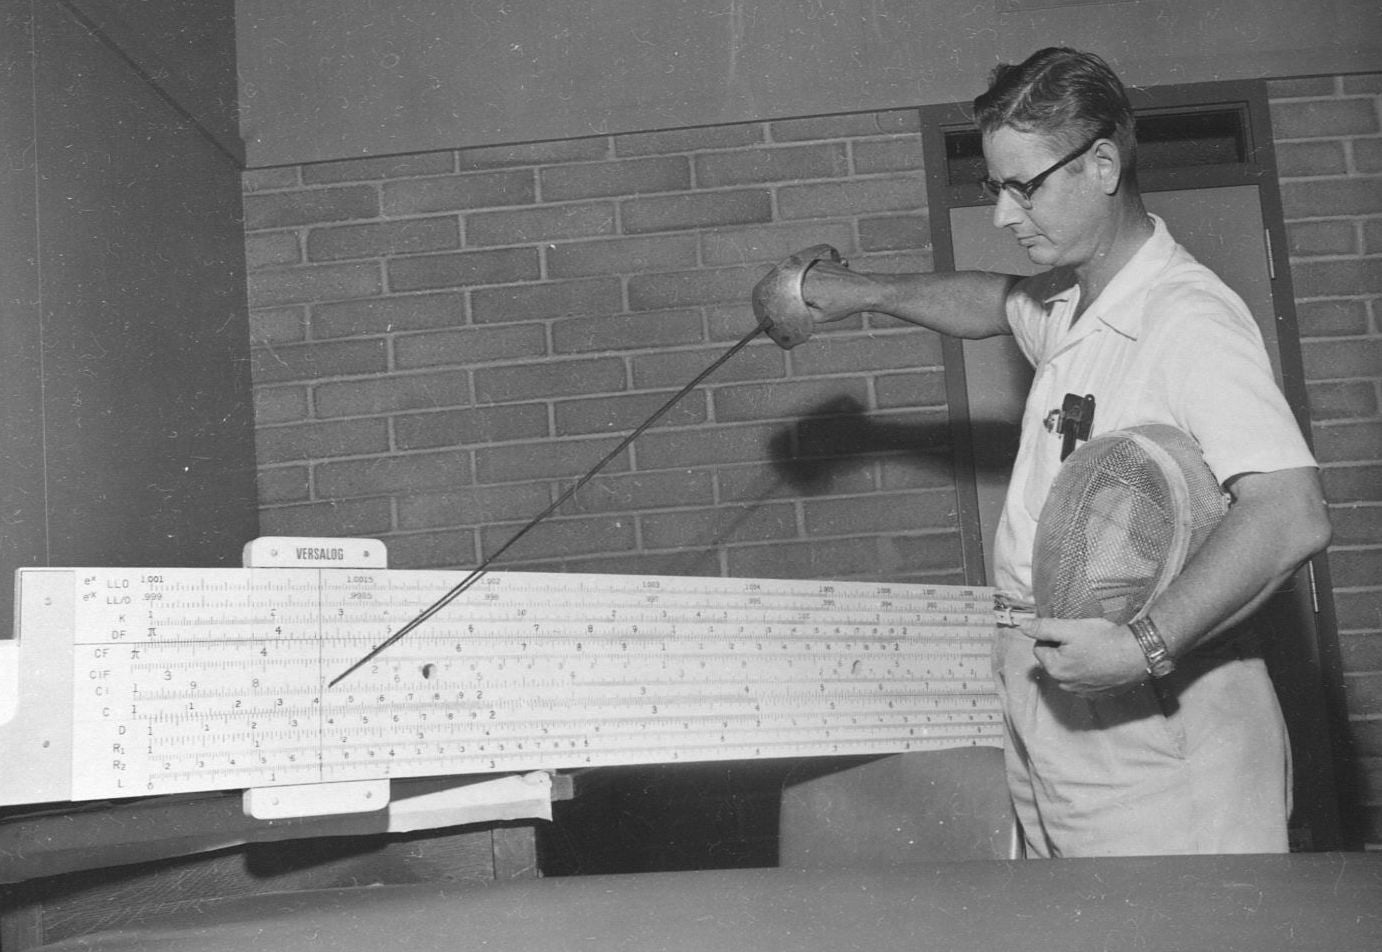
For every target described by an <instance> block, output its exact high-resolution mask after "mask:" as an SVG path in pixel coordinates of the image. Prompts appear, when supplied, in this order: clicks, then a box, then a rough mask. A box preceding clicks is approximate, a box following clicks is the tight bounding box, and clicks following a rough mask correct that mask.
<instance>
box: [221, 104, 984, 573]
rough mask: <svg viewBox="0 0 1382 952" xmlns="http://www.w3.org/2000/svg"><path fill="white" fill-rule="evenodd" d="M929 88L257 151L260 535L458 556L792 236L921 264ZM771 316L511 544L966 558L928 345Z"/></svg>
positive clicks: (905, 560) (813, 567)
mask: <svg viewBox="0 0 1382 952" xmlns="http://www.w3.org/2000/svg"><path fill="white" fill-rule="evenodd" d="M916 124H917V120H916V117H915V115H914V114H912V113H910V112H899V113H887V114H883V115H874V114H869V115H866V116H854V117H848V118H841V119H832V120H820V121H793V122H777V123H761V124H749V125H736V126H729V127H724V128H716V129H710V130H697V131H694V132H673V133H656V134H645V135H628V136H615V137H609V136H605V137H599V138H591V139H582V140H577V141H570V142H558V143H551V144H543V145H535V146H523V147H515V148H495V149H474V150H466V151H463V152H459V153H457V152H440V153H432V154H427V155H414V156H408V157H404V158H397V159H382V160H381V159H372V160H359V161H343V162H333V163H327V164H318V165H310V166H303V167H301V168H287V169H274V170H268V171H259V172H253V173H250V174H249V175H247V177H246V184H247V195H246V217H247V228H248V255H249V262H250V268H251V277H250V295H251V301H252V305H253V308H254V312H253V313H254V334H255V344H256V361H255V370H254V372H255V382H256V395H257V399H258V414H259V417H258V419H259V446H258V449H259V454H260V468H261V492H262V494H263V496H262V499H263V507H264V511H263V518H262V525H263V530H264V531H265V532H266V533H275V534H312V533H321V534H342V533H344V534H358V535H368V536H379V537H382V538H384V539H385V540H387V542H388V545H389V549H390V553H391V558H392V563H393V564H394V565H396V566H398V567H421V566H452V567H455V566H470V565H474V564H476V562H477V560H478V559H480V558H481V557H483V556H484V555H487V554H488V553H490V552H492V551H494V549H495V548H496V547H497V546H499V545H501V544H502V543H503V542H505V541H506V540H507V539H508V538H510V537H511V536H512V534H513V533H514V532H515V531H516V530H517V529H518V528H519V527H520V526H521V524H522V522H523V521H524V520H526V519H527V518H528V517H529V516H532V515H534V514H536V513H537V512H539V511H541V510H542V509H543V508H545V507H546V506H547V505H548V504H549V502H550V501H551V500H552V499H554V498H556V496H557V495H559V494H560V493H561V492H562V491H563V490H564V489H565V488H566V487H567V486H569V485H570V484H571V482H572V481H573V480H574V479H575V478H577V477H579V476H580V475H581V474H582V473H583V472H585V471H586V469H587V468H588V467H590V466H591V465H593V464H594V463H595V462H596V461H597V460H599V459H600V458H602V457H603V456H604V455H606V454H607V453H609V452H610V451H611V450H612V449H613V448H614V447H615V446H616V445H617V444H618V442H619V440H620V439H621V438H622V437H624V436H625V435H626V434H628V433H629V432H630V431H631V430H632V429H633V428H634V427H635V426H636V425H638V424H639V423H640V422H641V421H643V420H644V419H646V418H647V417H648V416H649V415H650V414H651V413H652V412H653V411H654V410H655V409H657V408H658V407H659V406H661V405H662V404H663V403H664V402H665V401H667V400H668V399H669V398H670V397H671V396H672V395H673V394H674V393H675V392H676V390H677V389H679V388H680V387H681V386H682V385H683V384H685V383H686V382H688V381H689V380H691V379H692V378H693V377H694V376H695V375H696V374H697V373H698V372H700V371H701V370H702V369H703V368H705V367H707V366H709V365H710V364H711V362H712V361H713V360H715V358H716V357H718V356H719V355H720V354H721V353H722V352H723V351H724V350H726V349H727V348H728V347H729V345H730V344H732V343H733V342H734V341H735V340H737V339H738V338H739V337H740V336H741V335H742V334H743V333H744V332H746V331H747V330H749V329H750V328H752V326H753V318H752V314H751V312H750V310H749V307H748V304H747V302H748V298H749V291H750V289H751V288H752V286H753V284H754V282H756V281H757V280H758V278H759V277H761V276H762V274H763V273H764V272H765V271H766V270H767V267H768V265H769V264H770V263H771V262H774V261H777V260H779V259H780V258H782V257H784V256H785V255H787V254H789V253H790V252H792V251H794V250H796V249H797V248H798V247H800V246H801V245H803V244H807V243H811V242H815V241H822V240H824V241H831V242H834V243H835V244H837V245H838V246H839V247H840V248H841V249H842V250H844V251H845V252H847V253H849V254H851V255H853V256H855V258H856V259H857V260H860V261H861V262H862V263H864V264H866V265H867V266H868V267H872V268H889V267H891V268H928V267H929V266H930V265H929V257H928V254H927V250H926V239H925V235H926V231H927V226H926V218H925V210H924V207H923V206H924V203H925V194H924V185H923V181H922V173H921V170H920V140H919V137H918V133H917V125H916ZM825 337H826V340H825V342H823V343H821V344H819V345H814V346H812V347H808V348H805V349H801V350H799V351H798V352H795V353H792V354H790V355H789V354H788V353H786V352H784V351H782V350H780V349H779V348H778V347H777V346H775V345H774V344H772V343H771V342H769V341H767V339H766V338H761V339H760V341H758V342H755V343H754V344H752V345H751V346H750V347H748V348H747V349H746V350H744V351H743V352H741V353H740V354H738V355H736V356H735V357H734V358H733V359H732V360H730V361H728V362H727V363H726V364H724V365H723V366H722V367H721V368H720V369H719V370H718V371H717V372H716V373H715V374H714V375H713V376H712V377H711V378H709V379H708V381H707V382H706V385H705V386H703V387H701V388H698V389H696V390H695V391H694V392H692V393H690V394H689V395H687V396H686V397H685V398H684V399H682V400H681V401H679V402H678V403H677V404H676V405H675V407H674V408H673V409H672V410H671V411H670V412H669V413H668V414H667V415H666V416H665V417H664V418H663V419H662V420H661V421H660V422H659V423H658V424H657V425H656V426H655V427H653V428H652V429H650V430H649V431H648V432H646V433H645V434H644V435H643V436H642V437H640V438H639V440H638V441H636V442H635V443H634V444H633V446H632V448H631V449H630V450H628V451H626V452H625V453H623V454H621V455H620V456H619V457H618V458H617V459H615V460H614V461H613V462H612V463H611V464H610V465H609V467H608V469H607V470H606V471H605V473H603V474H602V475H601V476H600V477H598V478H597V479H596V480H595V481H593V482H591V483H590V484H589V485H587V486H586V487H585V488H583V489H582V490H581V491H580V492H579V493H578V494H577V495H576V496H575V497H574V498H573V499H572V500H571V501H570V502H569V503H568V504H567V505H565V506H563V507H562V509H561V510H560V511H559V512H558V514H556V515H555V516H553V517H552V518H551V519H550V520H548V521H547V522H545V523H544V524H543V525H542V526H540V527H538V528H537V529H535V530H533V531H532V532H530V533H529V534H528V535H526V536H525V537H524V539H523V540H522V541H521V542H520V543H519V544H518V545H516V546H515V547H514V548H513V549H512V550H510V551H509V552H507V553H505V555H504V558H503V562H502V563H501V564H502V565H503V566H505V567H519V566H524V567H544V568H561V569H567V570H573V571H609V572H639V573H671V574H709V575H721V574H731V575H759V576H767V577H836V578H851V577H860V578H878V577H885V578H891V579H921V578H927V579H935V580H940V581H959V580H960V573H959V539H958V535H957V526H956V520H955V505H956V504H955V494H954V491H953V479H952V477H951V469H950V461H949V455H948V447H947V444H946V440H947V436H946V433H945V422H946V410H945V406H944V400H943V374H942V370H941V367H940V352H939V344H938V340H937V339H936V338H935V337H934V336H933V335H930V334H926V333H917V332H914V331H911V330H909V329H907V328H904V327H902V326H900V325H890V326H887V327H880V328H872V329H864V328H863V327H862V324H861V322H859V321H856V322H854V325H853V327H847V328H843V329H842V332H837V333H832V334H830V335H825Z"/></svg>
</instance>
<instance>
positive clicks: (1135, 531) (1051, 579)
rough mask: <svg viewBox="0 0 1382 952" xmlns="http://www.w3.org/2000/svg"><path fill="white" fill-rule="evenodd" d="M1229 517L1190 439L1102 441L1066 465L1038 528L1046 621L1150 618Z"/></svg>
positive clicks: (1036, 558) (1148, 432) (1039, 589)
mask: <svg viewBox="0 0 1382 952" xmlns="http://www.w3.org/2000/svg"><path fill="white" fill-rule="evenodd" d="M1227 510H1228V501H1227V499H1226V497H1225V495H1224V493H1223V491H1222V490H1221V489H1220V488H1219V483H1218V480H1217V479H1215V477H1214V474H1213V473H1212V472H1211V471H1210V469H1209V467H1208V465H1206V464H1205V461H1204V457H1203V455H1202V454H1201V452H1200V447H1199V444H1198V443H1196V442H1195V440H1194V439H1193V438H1192V437H1191V436H1190V435H1189V434H1187V433H1185V432H1183V431H1181V430H1179V429H1177V428H1176V427H1173V426H1167V425H1163V424H1150V425H1146V426H1136V427H1131V428H1129V429H1125V430H1114V431H1111V432H1108V433H1103V434H1100V435H1098V436H1095V437H1094V438H1093V439H1091V440H1090V441H1089V442H1087V443H1085V444H1084V445H1083V446H1081V447H1080V448H1079V449H1077V450H1075V452H1073V453H1072V454H1070V456H1069V458H1068V459H1066V461H1065V462H1064V463H1063V464H1061V468H1060V471H1059V472H1058V473H1057V474H1056V479H1055V481H1054V483H1052V486H1051V493H1050V495H1049V496H1048V497H1047V499H1046V503H1045V505H1044V506H1043V507H1042V510H1041V517H1040V519H1039V520H1038V521H1037V531H1036V542H1035V545H1034V548H1033V552H1032V566H1033V568H1032V588H1033V592H1034V595H1035V597H1036V609H1037V614H1038V615H1040V616H1042V617H1046V618H1107V619H1109V620H1110V621H1113V622H1115V623H1117V624H1120V625H1122V624H1127V623H1128V622H1129V621H1132V620H1134V619H1136V618H1138V617H1140V616H1141V614H1142V612H1143V610H1144V609H1145V608H1146V606H1148V605H1150V604H1151V602H1152V600H1153V599H1155V598H1156V597H1157V595H1159V594H1161V592H1162V591H1163V590H1164V589H1165V588H1166V586H1167V585H1169V584H1170V582H1171V580H1172V579H1173V578H1175V577H1176V575H1178V574H1179V573H1180V571H1181V569H1182V568H1183V567H1184V565H1185V562H1186V560H1187V559H1189V558H1190V556H1191V555H1192V554H1193V553H1194V552H1195V550H1196V549H1198V548H1199V547H1200V545H1201V544H1202V543H1203V542H1204V540H1205V538H1206V537H1207V536H1208V535H1209V533H1210V532H1211V531H1212V530H1213V529H1214V527H1215V526H1217V525H1218V524H1219V520H1220V519H1222V518H1223V516H1224V513H1225V512H1226V511H1227Z"/></svg>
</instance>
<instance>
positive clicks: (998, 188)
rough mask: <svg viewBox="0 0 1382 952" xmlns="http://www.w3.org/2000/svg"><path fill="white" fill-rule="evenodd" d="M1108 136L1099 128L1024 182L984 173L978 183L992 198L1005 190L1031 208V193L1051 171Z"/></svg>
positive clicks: (1061, 166) (1018, 201) (1082, 153)
mask: <svg viewBox="0 0 1382 952" xmlns="http://www.w3.org/2000/svg"><path fill="white" fill-rule="evenodd" d="M1108 136H1109V131H1108V130H1107V129H1100V130H1099V133H1098V134H1097V135H1096V136H1094V138H1092V139H1090V140H1089V141H1088V142H1086V143H1085V144H1084V145H1082V146H1080V147H1079V148H1078V149H1076V150H1075V151H1073V152H1071V153H1070V154H1069V155H1067V156H1065V158H1063V159H1061V160H1060V161H1059V162H1057V163H1056V164H1055V165H1053V166H1051V167H1050V168H1049V169H1046V170H1045V171H1044V172H1038V173H1037V174H1036V175H1034V176H1032V177H1031V178H1029V179H1028V180H1027V181H1025V182H1019V181H1018V180H1017V179H1003V180H1002V181H1001V182H1000V181H999V180H998V179H996V178H992V177H990V176H987V175H986V176H984V177H983V178H982V179H980V180H979V184H980V185H982V186H983V187H984V191H986V192H988V193H989V195H990V197H992V198H995V199H996V198H998V196H1000V195H1002V194H1003V193H1004V192H1007V193H1008V194H1009V195H1010V196H1012V200H1013V201H1015V202H1017V204H1018V205H1021V206H1022V207H1023V208H1031V207H1032V195H1034V194H1035V193H1036V190H1037V189H1039V188H1041V186H1042V184H1043V183H1044V182H1045V181H1046V179H1047V178H1048V177H1049V176H1050V175H1051V173H1053V172H1055V171H1056V170H1058V169H1063V168H1065V167H1066V166H1067V165H1069V164H1070V163H1071V162H1074V161H1075V160H1076V159H1078V158H1079V157H1080V156H1082V155H1084V154H1085V153H1086V152H1088V151H1089V150H1090V149H1092V148H1093V147H1094V143H1096V142H1098V141H1099V140H1100V139H1106V138H1108Z"/></svg>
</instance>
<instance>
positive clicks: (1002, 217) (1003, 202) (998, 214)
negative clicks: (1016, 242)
mask: <svg viewBox="0 0 1382 952" xmlns="http://www.w3.org/2000/svg"><path fill="white" fill-rule="evenodd" d="M1023 212H1024V209H1023V208H1022V206H1021V205H1019V204H1017V199H1015V198H1013V197H1012V194H1011V193H1010V192H1009V191H1008V190H1007V189H1006V188H1005V189H1003V190H1001V191H1000V192H999V193H998V199H997V200H996V201H995V202H994V203H993V224H994V226H995V227H998V228H1007V227H1009V226H1010V225H1015V224H1017V223H1018V222H1019V221H1021V220H1022V216H1023Z"/></svg>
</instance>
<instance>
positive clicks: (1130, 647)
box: [1017, 618, 1147, 697]
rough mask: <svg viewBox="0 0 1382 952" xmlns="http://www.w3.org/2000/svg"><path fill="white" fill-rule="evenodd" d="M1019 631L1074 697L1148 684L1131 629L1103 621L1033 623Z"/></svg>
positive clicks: (1047, 620) (1043, 620) (1045, 620)
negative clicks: (1142, 683) (1142, 682)
mask: <svg viewBox="0 0 1382 952" xmlns="http://www.w3.org/2000/svg"><path fill="white" fill-rule="evenodd" d="M1017 630H1018V631H1019V632H1021V633H1022V634H1024V635H1026V636H1027V637H1028V638H1031V639H1032V641H1033V642H1035V644H1034V645H1033V647H1032V653H1033V654H1034V655H1036V659H1037V663H1038V664H1040V665H1041V667H1042V668H1043V670H1045V671H1046V673H1047V674H1048V675H1049V676H1050V677H1051V678H1052V679H1053V680H1054V681H1055V682H1056V683H1057V684H1058V685H1060V687H1061V688H1062V689H1063V690H1066V691H1069V692H1070V693H1072V694H1078V695H1079V696H1081V697H1098V696H1100V695H1108V694H1117V693H1118V692H1120V691H1124V690H1126V689H1128V688H1130V687H1132V686H1133V685H1135V684H1138V683H1139V682H1141V681H1143V680H1145V679H1146V678H1147V659H1146V658H1145V657H1144V656H1143V654H1142V649H1141V648H1139V647H1138V645H1137V639H1136V638H1134V637H1133V634H1132V631H1131V630H1129V629H1128V627H1127V626H1126V625H1117V624H1114V623H1113V622H1111V621H1107V620H1105V619H1103V618H1081V619H1077V620H1067V619H1061V618H1033V619H1031V620H1030V621H1026V622H1023V623H1022V625H1020V626H1019V627H1018V629H1017Z"/></svg>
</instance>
